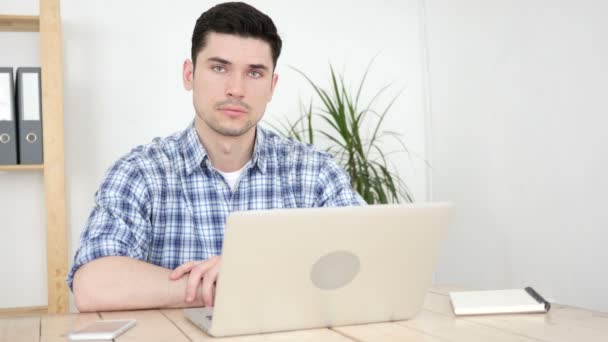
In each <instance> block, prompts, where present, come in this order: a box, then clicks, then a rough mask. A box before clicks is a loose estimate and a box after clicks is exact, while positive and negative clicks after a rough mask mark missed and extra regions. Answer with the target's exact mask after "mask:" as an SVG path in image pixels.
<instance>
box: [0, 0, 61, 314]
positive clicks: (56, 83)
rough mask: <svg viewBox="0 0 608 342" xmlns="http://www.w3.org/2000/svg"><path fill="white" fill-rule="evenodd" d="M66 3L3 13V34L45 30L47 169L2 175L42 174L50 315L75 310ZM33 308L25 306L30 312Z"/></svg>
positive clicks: (45, 2) (47, 1) (51, 1)
mask: <svg viewBox="0 0 608 342" xmlns="http://www.w3.org/2000/svg"><path fill="white" fill-rule="evenodd" d="M59 3H60V0H40V15H39V16H19V15H0V32H1V31H4V32H39V33H40V66H41V69H42V75H41V81H42V130H43V144H44V165H14V166H1V167H0V171H11V172H20V171H42V172H43V174H44V206H45V218H46V261H47V279H48V305H47V308H46V311H47V312H48V313H65V312H67V311H68V309H69V301H68V288H67V285H66V283H65V278H66V276H67V269H68V251H67V246H68V245H67V237H68V234H67V232H68V227H67V215H66V196H65V156H64V135H63V133H64V131H63V68H62V51H61V14H60V4H59ZM27 310H29V309H27V308H25V309H24V311H27Z"/></svg>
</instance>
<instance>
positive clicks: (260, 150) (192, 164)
mask: <svg viewBox="0 0 608 342" xmlns="http://www.w3.org/2000/svg"><path fill="white" fill-rule="evenodd" d="M180 145H181V149H182V153H183V155H184V162H185V170H186V175H188V176H189V175H191V174H192V172H194V171H195V170H196V169H198V168H201V167H203V166H206V167H207V168H209V169H211V161H210V160H209V155H208V154H207V150H206V149H205V146H203V144H202V143H201V141H200V139H199V138H198V134H197V133H196V128H195V127H194V123H192V124H191V125H190V127H189V128H188V129H186V132H185V134H184V135H182V137H181V139H180ZM269 147H270V145H269V144H268V141H267V134H266V132H265V131H264V129H263V128H261V127H260V126H256V132H255V146H254V147H253V156H252V165H253V166H257V168H258V169H259V170H260V172H262V173H266V162H267V158H266V155H267V153H268V152H267V149H268V148H269Z"/></svg>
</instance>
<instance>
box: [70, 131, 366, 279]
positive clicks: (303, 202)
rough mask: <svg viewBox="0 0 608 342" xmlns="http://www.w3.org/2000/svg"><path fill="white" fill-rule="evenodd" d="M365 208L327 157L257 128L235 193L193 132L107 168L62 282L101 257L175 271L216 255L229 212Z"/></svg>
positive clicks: (153, 145) (157, 141) (137, 150)
mask: <svg viewBox="0 0 608 342" xmlns="http://www.w3.org/2000/svg"><path fill="white" fill-rule="evenodd" d="M364 204H365V202H364V201H363V199H362V198H361V197H360V196H359V194H357V193H356V192H355V191H354V190H353V189H352V187H351V185H350V179H349V177H348V175H347V174H346V173H345V172H344V170H343V169H342V168H341V167H340V166H339V165H338V164H337V163H336V162H335V161H334V160H333V158H332V157H331V156H330V155H328V154H327V153H324V152H320V151H317V150H315V149H314V148H313V147H311V146H310V145H305V144H302V143H300V142H297V141H294V140H291V139H285V138H282V137H279V136H278V135H276V134H274V133H273V132H270V131H268V130H265V129H263V128H261V127H258V128H257V132H256V141H255V146H254V150H253V156H252V159H251V161H250V162H249V164H248V165H247V166H246V167H245V169H244V171H243V174H242V175H241V178H240V180H239V183H238V185H237V187H236V189H235V191H234V192H233V191H232V190H231V189H230V187H229V186H228V184H227V183H226V181H225V180H224V178H223V176H222V175H220V173H219V172H218V171H217V170H216V169H214V168H213V166H212V165H211V162H210V161H209V157H208V156H207V153H206V151H205V148H204V147H203V145H202V144H201V142H200V140H199V138H198V135H197V133H196V130H195V129H194V125H191V126H190V127H189V128H187V129H186V130H185V131H183V132H179V133H176V134H174V135H172V136H169V137H167V138H164V139H161V138H156V139H154V140H153V141H152V142H151V143H150V144H148V145H144V146H139V147H137V148H135V149H134V150H133V151H131V153H129V154H128V155H126V156H125V157H123V158H121V159H120V160H118V161H117V162H116V163H115V164H114V165H113V166H112V167H111V168H110V170H109V171H108V172H107V174H106V175H105V178H104V180H103V181H102V183H101V186H100V188H99V190H98V191H97V192H96V194H95V206H94V208H93V211H92V212H91V215H90V217H89V219H88V221H87V223H86V226H85V228H84V230H83V232H82V235H81V238H80V247H79V248H78V250H77V251H76V255H75V256H74V264H73V266H72V269H71V270H70V273H69V274H68V278H67V282H68V285H69V286H70V288H72V281H73V277H74V273H75V272H76V270H77V269H78V268H79V267H80V266H82V265H83V264H85V263H87V262H89V261H92V260H94V259H97V258H101V257H105V256H129V257H131V258H135V259H139V260H143V261H146V262H149V263H152V264H155V265H158V266H162V267H165V268H169V269H174V268H176V267H177V266H179V265H181V264H183V263H185V262H187V261H190V260H204V259H208V258H210V257H212V256H215V255H219V254H220V253H221V251H222V242H223V237H224V225H225V223H226V218H227V216H228V214H230V213H231V212H233V211H242V210H263V209H274V208H301V207H323V206H351V205H364Z"/></svg>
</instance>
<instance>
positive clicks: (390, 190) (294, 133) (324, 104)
mask: <svg viewBox="0 0 608 342" xmlns="http://www.w3.org/2000/svg"><path fill="white" fill-rule="evenodd" d="M372 64H373V59H372V61H371V62H370V64H369V65H368V66H367V68H366V70H365V73H364V75H363V77H362V79H361V82H360V83H359V85H358V88H357V92H356V93H354V94H353V93H352V92H351V91H349V90H348V88H347V87H346V83H345V81H344V77H343V75H339V74H337V73H336V72H335V71H334V68H333V66H332V65H331V64H330V72H331V73H330V76H331V89H329V90H328V89H324V88H322V87H320V86H318V85H317V83H315V82H314V81H312V80H311V79H310V78H309V77H308V76H307V75H306V74H305V73H304V72H302V71H300V70H299V69H296V68H292V69H293V70H295V71H296V72H298V73H299V74H300V75H302V76H303V77H304V78H305V79H306V80H307V81H308V83H309V84H310V85H311V86H312V88H313V89H314V95H315V96H316V97H317V98H318V100H320V102H321V105H320V106H316V107H313V101H312V100H311V102H310V104H309V105H308V106H303V105H302V104H300V109H301V115H300V117H299V118H298V119H297V120H296V121H295V122H291V121H289V120H285V122H282V123H280V124H279V125H280V127H276V126H275V125H272V124H271V126H272V127H273V128H274V129H275V130H277V131H278V132H279V133H281V134H283V135H285V136H288V137H292V138H294V139H297V140H299V141H302V142H305V143H308V144H315V142H317V141H318V140H319V138H322V139H326V142H328V147H326V148H324V149H325V151H327V152H328V153H330V154H331V155H333V156H334V158H336V160H337V161H338V163H339V164H340V165H341V166H342V167H343V168H344V169H345V170H346V172H347V173H348V174H349V175H350V178H351V182H352V186H353V188H354V189H355V190H356V191H357V192H358V193H359V194H360V195H361V196H362V197H363V199H364V200H365V201H366V202H367V203H368V204H380V203H399V202H401V201H406V202H413V200H414V199H413V196H412V194H411V191H410V190H409V188H408V187H407V185H406V184H405V182H404V181H403V179H401V177H399V175H398V174H397V173H396V172H395V171H394V170H393V169H392V168H390V167H389V165H388V162H387V156H388V153H385V152H384V151H383V149H382V147H381V146H380V142H381V140H382V138H384V137H388V138H392V139H395V140H396V141H397V142H398V143H399V144H400V146H402V148H403V151H404V152H408V150H407V148H406V147H405V144H404V143H403V141H402V140H401V136H400V134H398V133H396V132H393V131H389V130H385V129H383V127H382V124H383V122H384V119H385V117H386V115H387V113H388V111H389V110H390V108H391V107H392V106H393V104H394V102H395V100H396V99H397V98H398V97H399V95H400V94H401V92H402V91H400V92H399V93H397V95H395V96H394V97H392V98H391V99H390V101H389V102H388V105H386V106H385V107H384V108H383V109H382V110H381V111H378V110H376V109H374V104H375V103H376V100H378V99H379V97H381V95H382V94H383V93H384V92H385V91H386V90H387V89H389V88H390V85H387V86H384V87H382V88H381V89H379V90H378V91H376V93H375V94H374V96H373V97H372V99H371V101H369V103H367V105H361V103H360V99H361V93H362V91H363V86H364V84H365V80H366V78H367V75H368V72H369V70H370V68H371V65H372ZM315 120H319V121H320V124H319V123H316V121H315ZM313 121H314V123H315V124H314V125H313ZM364 125H371V127H373V129H372V132H373V133H371V134H369V135H365V134H363V132H362V127H364ZM322 126H323V127H322Z"/></svg>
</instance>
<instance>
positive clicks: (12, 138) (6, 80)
mask: <svg viewBox="0 0 608 342" xmlns="http://www.w3.org/2000/svg"><path fill="white" fill-rule="evenodd" d="M15 164H17V119H16V116H15V93H14V87H13V68H0V165H15Z"/></svg>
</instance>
